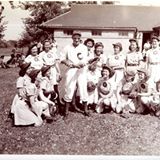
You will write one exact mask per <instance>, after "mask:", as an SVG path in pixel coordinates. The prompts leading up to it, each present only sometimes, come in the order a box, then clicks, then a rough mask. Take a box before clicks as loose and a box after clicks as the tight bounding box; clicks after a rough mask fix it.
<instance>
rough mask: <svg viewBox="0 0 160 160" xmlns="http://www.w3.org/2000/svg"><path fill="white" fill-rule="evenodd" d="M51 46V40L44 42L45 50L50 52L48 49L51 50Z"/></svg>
mask: <svg viewBox="0 0 160 160" xmlns="http://www.w3.org/2000/svg"><path fill="white" fill-rule="evenodd" d="M50 48H51V44H50V42H49V41H47V42H45V43H44V50H45V51H46V52H48V51H49V50H50Z"/></svg>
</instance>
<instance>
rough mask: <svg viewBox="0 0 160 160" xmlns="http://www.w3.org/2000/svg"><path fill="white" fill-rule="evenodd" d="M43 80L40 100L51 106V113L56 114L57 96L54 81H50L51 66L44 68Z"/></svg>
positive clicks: (42, 70)
mask: <svg viewBox="0 0 160 160" xmlns="http://www.w3.org/2000/svg"><path fill="white" fill-rule="evenodd" d="M41 72H42V78H41V82H40V84H39V86H40V88H39V98H40V100H41V101H43V102H45V103H47V104H48V105H49V109H50V113H51V114H52V113H55V111H56V110H57V108H56V105H55V103H54V101H55V100H56V98H57V94H56V92H55V91H54V88H53V84H52V81H51V79H50V74H51V66H43V67H42V69H41Z"/></svg>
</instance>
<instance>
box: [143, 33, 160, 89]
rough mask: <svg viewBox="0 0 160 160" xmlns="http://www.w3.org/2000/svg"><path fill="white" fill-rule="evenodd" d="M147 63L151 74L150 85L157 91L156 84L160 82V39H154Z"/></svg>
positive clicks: (147, 55)
mask: <svg viewBox="0 0 160 160" xmlns="http://www.w3.org/2000/svg"><path fill="white" fill-rule="evenodd" d="M146 61H147V66H148V72H149V76H150V77H149V80H148V81H149V84H150V85H151V86H152V87H153V89H155V86H156V82H157V81H159V80H160V74H159V73H158V72H159V70H160V49H159V38H158V37H156V36H153V37H152V41H151V49H150V50H148V52H147V54H146Z"/></svg>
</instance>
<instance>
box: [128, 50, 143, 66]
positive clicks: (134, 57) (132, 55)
mask: <svg viewBox="0 0 160 160" xmlns="http://www.w3.org/2000/svg"><path fill="white" fill-rule="evenodd" d="M141 60H143V56H142V53H140V52H128V53H127V55H126V62H127V64H130V65H139V62H140V61H141Z"/></svg>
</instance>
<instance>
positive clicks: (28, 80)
mask: <svg viewBox="0 0 160 160" xmlns="http://www.w3.org/2000/svg"><path fill="white" fill-rule="evenodd" d="M23 71H24V68H23V67H22V68H21V70H20V73H21V74H22V73H23ZM39 72H40V70H35V69H34V70H33V69H32V70H30V69H27V70H25V72H24V73H23V74H24V76H23V80H21V81H20V82H19V84H20V83H21V85H20V88H21V90H22V91H21V94H18V95H17V98H16V100H15V99H14V103H13V104H12V110H11V112H12V113H13V114H14V124H15V125H32V124H33V125H34V126H41V125H42V123H43V120H42V118H41V116H42V114H44V115H45V116H47V117H49V120H50V119H51V118H50V117H51V116H50V114H49V108H48V105H47V104H46V103H45V102H42V101H38V90H37V87H36V85H35V80H36V77H37V75H38V73H39Z"/></svg>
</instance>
